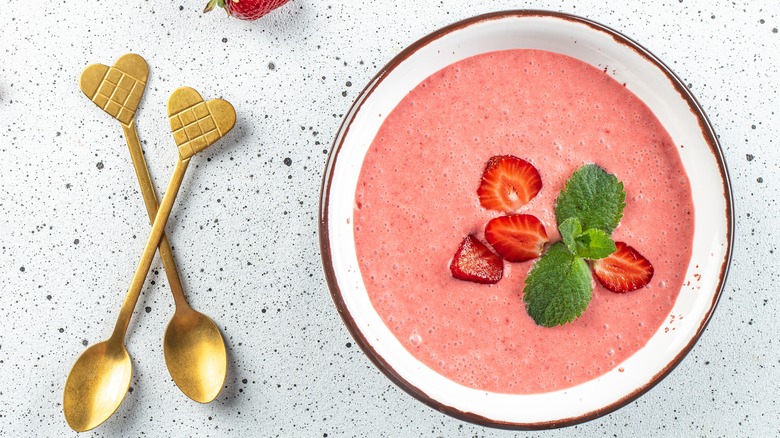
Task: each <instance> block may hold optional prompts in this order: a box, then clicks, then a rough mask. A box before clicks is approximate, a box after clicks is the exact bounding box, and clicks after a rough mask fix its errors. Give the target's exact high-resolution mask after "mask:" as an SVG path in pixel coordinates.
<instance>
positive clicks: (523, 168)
mask: <svg viewBox="0 0 780 438" xmlns="http://www.w3.org/2000/svg"><path fill="white" fill-rule="evenodd" d="M541 189H542V177H541V176H539V171H538V170H536V168H535V167H534V166H533V165H532V164H531V163H529V162H528V161H525V160H523V159H521V158H517V157H515V156H512V155H496V156H495V157H492V158H490V160H488V163H487V166H485V171H484V172H483V173H482V182H481V183H480V185H479V189H477V195H478V196H479V203H480V204H482V206H483V207H485V208H487V209H488V210H496V211H503V212H506V213H511V212H513V211H515V210H517V209H518V208H520V207H522V206H523V205H525V204H528V202H530V201H531V199H533V198H534V197H535V196H536V195H537V194H538V193H539V190H541Z"/></svg>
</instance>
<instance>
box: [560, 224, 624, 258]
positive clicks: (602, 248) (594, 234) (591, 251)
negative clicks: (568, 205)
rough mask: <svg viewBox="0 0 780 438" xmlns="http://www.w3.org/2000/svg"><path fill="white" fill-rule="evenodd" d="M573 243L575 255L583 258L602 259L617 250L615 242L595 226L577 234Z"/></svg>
mask: <svg viewBox="0 0 780 438" xmlns="http://www.w3.org/2000/svg"><path fill="white" fill-rule="evenodd" d="M568 220H570V219H567V221H568ZM575 243H576V245H577V252H576V255H578V256H580V257H582V258H584V259H590V260H595V259H603V258H604V257H607V256H608V255H610V254H612V253H613V252H615V251H616V250H617V247H616V246H615V242H614V241H613V240H612V239H611V238H610V237H609V234H607V233H605V232H603V231H601V230H599V229H596V228H591V229H590V230H588V231H586V232H584V233H582V234H580V235H579V236H577V238H576V240H575Z"/></svg>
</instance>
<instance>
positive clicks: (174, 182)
mask: <svg viewBox="0 0 780 438" xmlns="http://www.w3.org/2000/svg"><path fill="white" fill-rule="evenodd" d="M189 163H190V160H189V159H185V160H182V159H181V158H179V159H177V160H176V167H174V169H173V176H171V182H170V183H169V184H168V190H166V191H165V195H164V196H163V199H162V202H161V203H160V208H159V210H157V216H156V217H155V218H154V223H153V224H152V230H151V232H150V233H149V239H148V240H147V241H146V246H145V247H144V252H143V254H142V255H141V260H140V261H139V262H138V268H137V269H136V271H135V275H133V281H132V282H131V283H130V288H129V289H128V291H127V296H126V297H125V301H124V302H123V303H122V309H121V310H120V311H119V317H117V320H116V326H115V327H114V332H113V334H112V335H111V339H114V340H115V341H119V342H124V337H125V334H126V333H127V326H128V325H129V324H130V317H131V316H132V315H133V309H134V308H135V304H136V302H137V301H138V296H139V295H140V294H141V288H143V285H144V282H145V281H146V275H147V274H148V273H149V268H150V267H151V266H152V260H153V259H154V254H155V253H156V252H157V247H158V246H159V244H160V240H161V239H162V237H163V235H164V234H165V224H166V222H168V216H170V214H171V210H172V209H173V204H174V202H175V201H176V195H177V194H178V192H179V188H180V187H181V182H182V180H183V179H184V173H185V172H186V171H187V165H188V164H189Z"/></svg>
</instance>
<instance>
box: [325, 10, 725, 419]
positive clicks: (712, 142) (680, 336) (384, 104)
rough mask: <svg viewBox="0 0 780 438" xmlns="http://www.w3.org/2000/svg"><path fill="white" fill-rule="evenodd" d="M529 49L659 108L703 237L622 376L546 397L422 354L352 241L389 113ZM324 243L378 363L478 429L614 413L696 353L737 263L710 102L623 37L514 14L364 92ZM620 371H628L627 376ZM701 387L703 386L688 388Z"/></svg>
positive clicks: (432, 42) (339, 144)
mask: <svg viewBox="0 0 780 438" xmlns="http://www.w3.org/2000/svg"><path fill="white" fill-rule="evenodd" d="M517 48H530V49H541V50H547V51H552V52H558V53H562V54H565V55H568V56H571V57H574V58H577V59H579V60H581V61H584V62H586V63H588V64H591V65H593V66H595V67H598V68H600V69H605V68H607V71H608V73H609V74H610V75H612V76H613V77H614V78H615V80H617V81H619V82H621V83H625V84H627V85H626V86H627V87H628V89H630V90H631V91H632V92H633V93H634V94H636V95H637V96H638V97H639V98H640V99H642V100H643V101H644V102H645V104H647V105H648V106H649V107H650V109H651V110H652V111H653V112H654V113H655V115H656V117H658V119H659V120H660V122H661V123H662V124H663V126H664V127H665V128H666V130H667V131H668V132H669V134H670V135H671V137H672V139H673V140H674V142H675V144H678V145H684V148H682V149H680V155H681V158H682V162H683V165H684V166H685V170H686V172H687V173H688V176H689V179H690V182H691V188H692V192H693V193H692V194H693V201H694V208H695V234H694V237H693V248H692V257H691V262H690V265H689V266H688V270H687V274H686V279H690V280H692V281H694V275H701V278H700V279H699V278H698V276H697V277H696V281H698V284H699V285H700V286H701V287H700V289H693V288H684V289H683V290H682V291H681V292H680V295H679V297H678V298H677V301H676V302H675V304H674V307H673V309H672V311H671V313H673V314H675V315H684V319H681V320H678V321H677V322H676V323H675V327H676V329H675V330H674V331H669V332H665V331H664V330H663V328H659V330H658V331H657V332H656V333H655V334H654V335H653V337H652V338H651V339H650V341H649V342H648V343H647V344H646V346H644V347H643V348H641V349H640V350H639V351H638V352H636V353H635V354H634V355H633V356H631V357H629V358H628V359H627V360H626V361H624V362H623V363H622V364H619V365H618V366H617V367H615V369H613V370H612V371H610V372H608V373H606V374H604V375H602V376H600V377H598V378H596V379H594V380H591V381H588V382H585V383H583V384H580V385H577V386H574V387H572V388H568V389H565V390H560V391H556V392H549V393H543V394H533V395H509V394H498V393H490V392H486V391H483V390H477V389H473V388H469V387H466V386H463V385H460V384H458V383H455V382H453V381H451V380H449V379H447V378H445V377H443V376H441V375H439V374H437V373H436V372H434V371H433V370H431V369H429V368H428V367H426V366H425V365H423V364H422V363H421V362H420V361H418V360H417V359H415V358H414V357H413V356H412V355H411V354H410V353H409V352H408V351H407V350H406V349H405V348H404V347H403V345H402V344H401V343H400V342H399V341H398V340H397V339H396V338H395V336H393V334H392V333H391V332H390V330H389V329H388V328H387V327H386V326H385V324H384V323H383V321H382V319H381V318H380V317H379V315H378V314H377V312H376V311H375V310H374V308H373V306H372V304H371V301H370V300H369V297H368V294H367V292H366V288H365V286H364V284H363V279H362V277H361V273H360V269H359V266H358V261H357V256H356V253H355V245H354V234H353V226H352V224H353V220H352V219H353V217H352V216H353V205H354V198H355V190H356V188H357V182H358V176H359V174H360V170H361V166H362V163H363V159H364V157H365V155H366V152H367V150H368V148H369V146H370V145H371V143H372V141H373V139H374V136H375V135H376V133H377V131H378V130H379V128H380V126H381V125H382V123H383V122H384V119H385V116H386V115H387V114H388V113H390V112H391V110H392V109H393V108H394V107H395V106H396V105H397V104H398V103H399V102H400V101H401V99H402V98H403V97H404V96H405V95H406V94H407V93H408V92H409V91H410V90H412V89H413V88H414V87H415V86H416V85H418V84H419V83H420V82H422V81H423V80H424V79H425V78H427V77H428V76H430V75H431V74H433V73H434V72H436V71H438V70H440V69H442V68H443V67H446V66H447V65H449V64H452V63H454V62H456V61H459V60H462V59H464V58H467V57H470V56H474V55H478V54H481V53H486V52H491V51H496V50H505V49H517ZM320 219H321V223H320V243H321V249H322V257H323V264H324V266H325V272H326V276H327V280H328V283H329V286H330V289H331V293H332V295H333V299H334V301H335V303H336V306H337V307H338V310H339V313H340V314H341V316H342V318H343V319H344V322H345V323H346V325H347V327H348V328H349V330H350V331H351V333H352V335H353V336H354V337H355V339H356V341H357V342H358V344H360V346H361V347H362V348H363V350H364V351H365V353H366V354H367V355H368V356H369V357H370V358H371V360H372V361H373V362H374V363H375V364H376V365H377V366H378V367H379V369H381V370H382V371H383V372H384V373H385V374H386V375H387V376H388V377H389V378H390V379H391V380H393V381H394V382H395V383H396V384H398V385H399V386H400V387H401V388H403V389H404V390H406V391H407V392H409V393H410V394H412V395H413V396H415V397H417V398H418V399H420V400H421V401H423V402H424V403H427V404H428V405H430V406H432V407H434V408H436V409H437V410H440V411H442V412H445V413H447V414H450V415H453V416H455V417H458V418H461V419H465V420H468V421H472V422H475V423H479V424H483V425H488V426H495V427H506V428H518V429H523V428H530V429H535V428H551V427H559V426H564V425H570V424H574V423H578V422H582V421H587V420H589V419H592V418H595V417H598V416H600V415H604V414H606V413H609V412H611V411H613V410H615V409H617V408H619V407H621V406H623V405H625V404H626V403H628V402H630V401H632V400H634V399H635V398H636V397H638V396H640V395H641V394H643V393H644V392H645V391H647V390H648V389H649V388H651V387H652V386H653V385H655V384H656V383H658V382H659V381H660V380H661V379H662V378H663V377H664V376H666V375H667V374H668V373H669V372H670V371H671V370H672V369H673V368H674V367H675V366H676V365H677V364H678V363H679V362H680V361H681V360H682V358H683V357H684V356H685V354H686V353H687V352H688V351H689V350H690V349H691V348H692V347H693V345H694V343H695V342H696V340H697V339H698V338H699V336H700V335H701V333H702V331H703V330H704V328H705V326H706V324H707V322H708V321H709V319H710V317H711V315H712V312H713V311H714V309H715V306H716V304H717V301H718V298H719V296H720V293H721V290H722V289H723V285H724V280H725V277H726V273H727V271H728V266H729V262H730V259H731V248H732V236H733V232H732V227H733V214H732V203H731V190H730V186H729V180H728V173H727V171H726V166H725V164H724V161H723V156H722V153H721V150H720V146H719V145H718V142H717V140H716V137H715V134H714V133H713V131H712V128H711V126H710V123H709V122H708V120H707V118H706V116H705V115H704V113H703V112H702V110H701V107H700V106H699V104H698V103H697V102H696V100H695V99H694V97H693V96H692V95H691V94H690V92H689V91H688V90H687V88H686V87H685V86H684V84H683V83H682V82H681V81H680V80H679V79H678V78H677V77H676V76H675V75H674V74H673V73H672V72H671V71H670V70H669V69H668V68H667V67H666V66H665V65H664V64H663V63H661V61H659V60H658V59H657V58H656V57H655V56H653V55H652V54H651V53H650V52H648V51H647V50H645V49H644V48H642V47H641V46H639V45H638V44H637V43H635V42H633V41H631V40H630V39H628V38H626V37H625V36H623V35H621V34H619V33H618V32H616V31H614V30H612V29H609V28H607V27H604V26H602V25H600V24H597V23H594V22H592V21H589V20H586V19H583V18H579V17H575V16H571V15H565V14H561V13H552V12H544V11H508V12H498V13H493V14H488V15H483V16H479V17H475V18H471V19H468V20H465V21H462V22H459V23H455V24H453V25H451V26H448V27H446V28H444V29H441V30H439V31H437V32H435V33H433V34H431V35H428V36H426V37H425V38H423V39H421V40H420V41H418V42H416V43H414V44H413V45H412V46H410V47H409V48H408V49H406V50H404V51H403V52H402V53H400V54H399V55H398V56H396V57H395V58H394V59H393V60H392V61H391V62H390V63H389V64H388V65H387V66H386V67H385V68H384V69H382V70H381V71H380V72H379V73H378V74H377V75H376V77H375V78H374V79H373V80H372V81H371V82H370V83H369V84H368V85H367V86H366V88H365V89H364V90H363V92H362V93H361V94H360V96H359V97H358V98H357V100H356V101H355V103H354V105H353V106H352V108H351V110H350V111H349V113H348V114H347V116H346V118H345V120H344V123H343V125H342V127H341V130H340V132H339V134H338V136H337V137H336V139H335V142H334V147H333V150H332V151H331V155H330V159H329V162H328V166H327V169H326V172H325V175H324V180H323V186H322V200H321V218H320ZM619 368H622V369H624V372H619ZM689 390H691V391H695V389H693V388H691V389H689Z"/></svg>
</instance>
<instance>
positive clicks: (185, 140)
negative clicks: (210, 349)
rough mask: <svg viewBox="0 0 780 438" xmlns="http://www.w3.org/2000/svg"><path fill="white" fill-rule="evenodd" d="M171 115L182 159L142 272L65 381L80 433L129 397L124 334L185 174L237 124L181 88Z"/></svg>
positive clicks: (223, 109)
mask: <svg viewBox="0 0 780 438" xmlns="http://www.w3.org/2000/svg"><path fill="white" fill-rule="evenodd" d="M168 116H169V119H170V122H171V128H172V130H173V134H174V139H175V140H176V144H177V146H178V147H179V158H178V160H177V161H176V166H175V167H174V169H173V176H172V177H171V182H170V183H169V185H168V190H167V191H166V192H165V196H163V199H162V203H161V204H160V208H159V210H158V212H157V215H156V216H155V218H154V223H153V224H152V230H151V232H150V234H149V239H148V240H147V242H146V246H145V247H144V252H143V254H142V256H141V260H140V261H139V263H138V269H136V271H135V275H134V276H133V280H132V282H131V283H130V288H129V290H128V292H127V296H126V297H125V301H124V302H123V303H122V309H121V310H120V311H119V317H118V318H117V322H116V326H115V327H114V331H113V333H112V334H111V337H109V338H108V339H107V340H105V341H103V342H100V343H97V344H95V345H93V346H91V347H89V348H88V349H87V350H86V351H84V353H82V354H81V356H79V358H78V359H77V360H76V363H75V364H73V368H72V369H71V371H70V374H69V375H68V380H67V381H66V382H65V394H64V399H63V411H64V412H65V420H66V421H67V422H68V425H69V426H70V427H71V428H72V429H73V430H76V431H78V432H83V431H87V430H90V429H92V428H95V427H97V426H98V425H100V424H101V423H103V422H104V421H105V420H106V419H108V417H110V416H111V415H112V414H113V413H114V412H115V411H116V409H117V408H118V407H119V405H120V404H121V403H122V400H123V399H124V397H125V395H126V394H127V390H128V388H129V387H130V380H131V378H132V368H133V365H132V362H131V360H130V355H129V354H128V353H127V349H126V348H125V345H124V339H125V334H126V333H127V327H128V325H129V323H130V317H131V316H132V314H133V309H134V308H135V304H136V302H137V301H138V296H139V295H140V293H141V288H142V287H143V283H144V281H145V280H146V275H147V274H148V273H149V267H150V266H151V264H152V259H153V258H154V253H155V252H156V249H157V247H158V245H159V244H160V241H161V240H162V237H163V235H164V233H165V223H166V222H167V221H168V216H169V215H170V214H171V210H172V209H173V203H174V201H175V200H176V195H177V193H178V191H179V187H181V182H182V180H183V179H184V173H185V172H186V170H187V166H188V165H189V162H190V158H192V156H193V155H195V154H196V153H198V152H200V151H202V150H204V149H206V148H207V147H209V146H211V145H212V144H213V143H214V142H216V141H217V140H219V139H220V138H221V137H222V136H223V135H224V134H225V133H227V132H228V131H230V129H232V128H233V125H234V124H235V120H236V114H235V111H234V110H233V106H232V105H230V103H228V102H227V101H224V100H221V99H215V100H211V101H208V102H204V101H203V99H202V98H201V97H200V95H199V94H198V92H197V91H195V90H193V89H192V88H186V87H184V88H179V89H177V90H176V91H174V92H173V94H172V95H171V97H170V99H169V100H168ZM193 326H194V327H199V326H198V325H193ZM220 339H221V337H220Z"/></svg>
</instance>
